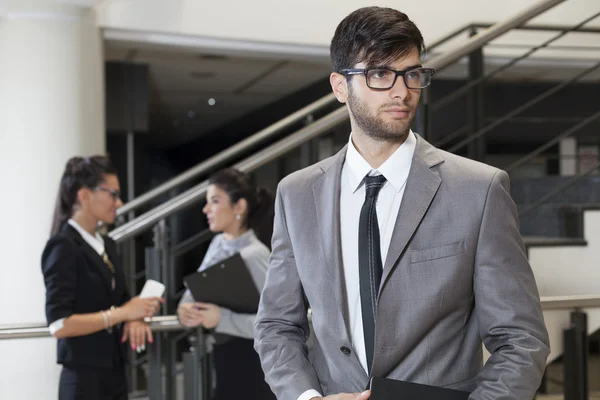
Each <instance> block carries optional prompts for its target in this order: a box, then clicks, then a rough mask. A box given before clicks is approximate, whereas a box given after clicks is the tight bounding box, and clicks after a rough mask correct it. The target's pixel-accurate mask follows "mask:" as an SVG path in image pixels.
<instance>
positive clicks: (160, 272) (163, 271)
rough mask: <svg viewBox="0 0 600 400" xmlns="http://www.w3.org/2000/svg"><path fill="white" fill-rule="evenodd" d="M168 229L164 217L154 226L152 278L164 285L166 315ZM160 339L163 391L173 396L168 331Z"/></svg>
mask: <svg viewBox="0 0 600 400" xmlns="http://www.w3.org/2000/svg"><path fill="white" fill-rule="evenodd" d="M168 235H169V230H168V227H167V221H166V219H164V218H163V219H161V220H160V221H159V222H158V223H157V224H156V225H155V226H154V238H153V240H154V248H155V249H157V250H159V252H160V253H159V261H158V269H157V270H156V271H155V273H156V275H155V277H154V278H151V279H155V280H158V281H160V282H162V283H163V284H164V285H165V287H166V290H165V300H166V303H165V305H164V306H163V307H162V315H168V314H169V313H173V312H174V310H173V308H174V307H173V296H171V293H172V292H173V288H172V284H173V282H172V279H171V275H172V271H171V267H170V260H171V257H170V255H169V237H168ZM160 336H161V338H162V340H163V341H164V342H165V345H164V346H162V353H161V355H162V356H163V359H162V361H163V362H164V366H165V374H164V375H165V393H168V394H169V396H173V393H175V392H176V390H177V389H176V387H175V382H174V379H175V375H176V363H175V357H174V354H172V352H171V348H172V347H173V346H167V345H166V343H167V342H168V341H169V340H170V338H171V335H170V334H169V333H168V332H163V333H162V334H160Z"/></svg>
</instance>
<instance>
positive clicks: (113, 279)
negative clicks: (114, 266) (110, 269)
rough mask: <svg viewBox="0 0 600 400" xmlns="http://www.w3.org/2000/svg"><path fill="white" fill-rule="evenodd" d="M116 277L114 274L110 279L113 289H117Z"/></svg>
mask: <svg viewBox="0 0 600 400" xmlns="http://www.w3.org/2000/svg"><path fill="white" fill-rule="evenodd" d="M115 286H116V284H115V277H114V276H113V278H112V279H111V280H110V287H111V288H112V290H115Z"/></svg>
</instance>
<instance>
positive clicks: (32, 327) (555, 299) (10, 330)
mask: <svg viewBox="0 0 600 400" xmlns="http://www.w3.org/2000/svg"><path fill="white" fill-rule="evenodd" d="M540 300H541V303H542V308H543V309H544V310H558V309H573V308H596V307H600V295H597V294H589V295H573V296H544V297H541V299H540ZM308 318H309V319H310V318H311V313H310V310H309V312H308ZM146 322H147V323H148V325H150V329H152V332H172V331H182V330H186V329H190V328H186V327H184V326H183V325H181V324H180V323H179V320H178V319H177V316H176V315H165V316H160V317H153V318H146ZM190 330H193V329H190ZM44 337H48V338H49V337H51V335H50V332H49V331H48V326H47V325H46V324H43V323H38V324H25V325H13V326H0V340H8V339H32V338H44Z"/></svg>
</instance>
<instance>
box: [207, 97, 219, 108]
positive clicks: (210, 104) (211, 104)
mask: <svg viewBox="0 0 600 400" xmlns="http://www.w3.org/2000/svg"><path fill="white" fill-rule="evenodd" d="M215 104H217V101H216V100H215V99H213V98H212V97H211V98H210V99H208V105H209V106H214V105H215Z"/></svg>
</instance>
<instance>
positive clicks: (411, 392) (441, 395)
mask: <svg viewBox="0 0 600 400" xmlns="http://www.w3.org/2000/svg"><path fill="white" fill-rule="evenodd" d="M369 389H371V397H370V400H399V399H402V400H468V399H469V395H470V394H471V393H470V392H465V391H462V390H455V389H446V388H441V387H437V386H429V385H422V384H419V383H412V382H404V381H397V380H394V379H386V378H371V380H370V382H369Z"/></svg>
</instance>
